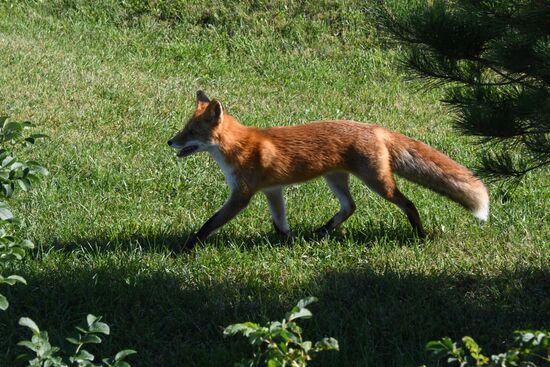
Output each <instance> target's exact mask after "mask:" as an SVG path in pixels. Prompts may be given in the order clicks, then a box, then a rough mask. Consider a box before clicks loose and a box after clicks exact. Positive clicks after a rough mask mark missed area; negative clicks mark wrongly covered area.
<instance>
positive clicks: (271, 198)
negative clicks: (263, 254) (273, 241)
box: [263, 186, 292, 237]
mask: <svg viewBox="0 0 550 367" xmlns="http://www.w3.org/2000/svg"><path fill="white" fill-rule="evenodd" d="M263 193H264V195H265V197H266V198H267V204H268V206H269V211H270V212H271V217H272V218H273V227H274V228H275V231H277V233H278V234H279V235H281V236H283V237H291V235H292V234H291V232H290V229H289V227H288V222H287V219H286V210H285V199H284V197H283V188H282V187H280V186H278V187H273V188H269V189H265V190H263Z"/></svg>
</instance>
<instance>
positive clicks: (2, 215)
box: [0, 201, 13, 220]
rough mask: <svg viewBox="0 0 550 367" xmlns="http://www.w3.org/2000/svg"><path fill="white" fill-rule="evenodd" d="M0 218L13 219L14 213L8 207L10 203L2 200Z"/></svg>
mask: <svg viewBox="0 0 550 367" xmlns="http://www.w3.org/2000/svg"><path fill="white" fill-rule="evenodd" d="M0 219H2V220H12V219H13V214H12V212H11V211H10V210H9V209H8V205H7V204H6V203H4V202H1V201H0Z"/></svg>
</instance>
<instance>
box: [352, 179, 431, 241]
mask: <svg viewBox="0 0 550 367" xmlns="http://www.w3.org/2000/svg"><path fill="white" fill-rule="evenodd" d="M359 178H361V180H362V181H363V182H364V183H365V184H366V185H367V186H368V187H369V188H370V189H371V190H373V191H374V192H376V193H377V194H378V195H380V196H382V197H383V198H384V199H386V200H388V201H389V202H391V203H393V204H395V205H397V207H399V209H401V210H402V211H403V212H404V213H405V215H406V216H407V219H408V220H409V223H410V224H411V226H412V227H413V229H414V231H415V232H416V234H417V235H418V237H420V238H426V232H425V231H424V228H423V226H422V221H421V220H420V215H419V214H418V210H417V209H416V207H415V206H414V204H413V203H412V201H410V200H409V199H407V197H406V196H405V195H403V194H402V193H401V191H399V190H398V189H397V187H396V185H395V180H394V178H393V176H391V174H389V175H387V176H383V177H375V176H368V177H361V176H359Z"/></svg>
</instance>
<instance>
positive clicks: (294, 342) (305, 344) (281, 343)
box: [223, 297, 339, 367]
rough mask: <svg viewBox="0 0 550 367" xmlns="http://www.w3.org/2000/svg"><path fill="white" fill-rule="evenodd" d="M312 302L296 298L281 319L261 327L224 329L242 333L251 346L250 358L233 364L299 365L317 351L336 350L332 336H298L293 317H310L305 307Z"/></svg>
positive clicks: (299, 330) (227, 332) (246, 325)
mask: <svg viewBox="0 0 550 367" xmlns="http://www.w3.org/2000/svg"><path fill="white" fill-rule="evenodd" d="M315 301H317V299H316V298H315V297H308V298H304V299H302V300H300V301H299V302H298V304H297V305H296V306H294V307H293V308H292V310H290V312H289V313H287V314H286V317H285V318H284V319H283V320H282V321H271V322H269V323H268V324H267V325H265V326H261V325H258V324H255V323H253V322H245V323H242V324H233V325H229V326H228V327H227V328H225V330H224V332H223V333H224V335H226V336H227V335H235V334H242V335H244V336H245V337H247V338H248V340H249V342H250V344H252V346H253V347H254V353H253V357H252V358H250V359H243V360H242V361H241V362H240V363H237V364H235V366H243V367H244V366H247V367H253V366H260V365H266V366H269V367H278V366H280V367H283V366H292V367H303V366H306V365H307V362H308V361H310V360H311V359H312V358H313V357H314V356H315V355H316V354H317V353H319V352H322V351H324V350H339V347H338V341H337V340H336V339H334V338H323V339H322V340H320V341H318V342H316V343H315V344H313V343H312V342H311V341H304V340H303V338H302V328H301V327H300V326H298V324H297V323H296V320H298V319H304V318H310V317H312V313H311V311H309V310H308V309H307V308H306V306H307V305H309V304H311V303H313V302H315ZM262 362H263V364H261V363H262Z"/></svg>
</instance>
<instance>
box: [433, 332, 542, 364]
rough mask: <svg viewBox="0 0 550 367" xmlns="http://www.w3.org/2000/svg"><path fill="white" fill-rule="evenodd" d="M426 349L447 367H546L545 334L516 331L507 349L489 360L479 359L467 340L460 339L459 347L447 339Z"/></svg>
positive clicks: (479, 353)
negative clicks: (444, 362)
mask: <svg viewBox="0 0 550 367" xmlns="http://www.w3.org/2000/svg"><path fill="white" fill-rule="evenodd" d="M426 348H427V349H428V350H429V351H431V352H432V353H433V354H434V355H435V356H436V357H438V359H440V360H441V359H445V361H446V363H447V365H449V366H460V367H469V366H487V367H517V366H519V367H535V366H548V365H549V364H550V332H548V331H538V330H527V331H516V332H515V333H514V337H513V341H512V344H511V346H510V348H509V349H508V350H507V351H505V352H503V353H500V354H495V355H492V356H491V357H487V356H485V355H483V354H482V353H481V348H480V347H479V345H478V344H477V343H476V342H475V341H474V339H472V338H471V337H469V336H465V337H463V338H462V343H455V342H453V341H452V340H451V339H450V338H443V339H441V340H438V341H431V342H429V343H428V344H427V346H426Z"/></svg>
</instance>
